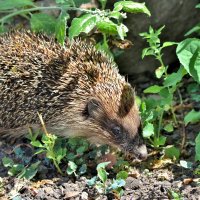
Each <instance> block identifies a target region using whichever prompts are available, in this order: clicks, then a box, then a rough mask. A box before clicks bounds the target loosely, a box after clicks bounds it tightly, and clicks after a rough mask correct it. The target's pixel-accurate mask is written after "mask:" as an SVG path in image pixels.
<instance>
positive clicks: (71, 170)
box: [67, 161, 77, 175]
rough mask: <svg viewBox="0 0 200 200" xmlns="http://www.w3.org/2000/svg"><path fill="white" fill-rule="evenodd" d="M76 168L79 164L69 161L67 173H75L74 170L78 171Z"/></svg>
mask: <svg viewBox="0 0 200 200" xmlns="http://www.w3.org/2000/svg"><path fill="white" fill-rule="evenodd" d="M76 169H77V165H76V164H75V163H74V162H72V161H69V162H68V167H67V174H68V175H71V174H73V173H74V172H76Z"/></svg>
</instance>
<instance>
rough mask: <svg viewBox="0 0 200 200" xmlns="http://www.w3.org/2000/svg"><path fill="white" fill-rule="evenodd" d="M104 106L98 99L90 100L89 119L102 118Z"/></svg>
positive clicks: (88, 104)
mask: <svg viewBox="0 0 200 200" xmlns="http://www.w3.org/2000/svg"><path fill="white" fill-rule="evenodd" d="M101 107H102V105H101V103H100V101H98V100H97V99H90V100H89V102H88V103H87V113H88V116H89V117H92V118H94V119H96V118H98V117H100V116H99V115H100V113H101V111H102V109H101Z"/></svg>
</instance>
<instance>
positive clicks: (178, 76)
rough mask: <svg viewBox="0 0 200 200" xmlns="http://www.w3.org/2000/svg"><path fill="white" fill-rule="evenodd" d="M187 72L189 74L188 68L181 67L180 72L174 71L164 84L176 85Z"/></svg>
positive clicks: (167, 85) (166, 85)
mask: <svg viewBox="0 0 200 200" xmlns="http://www.w3.org/2000/svg"><path fill="white" fill-rule="evenodd" d="M186 74H187V72H186V70H185V69H184V68H183V67H180V68H179V70H178V72H174V73H172V74H170V75H168V76H167V77H166V79H165V80H164V83H163V85H164V86H165V87H169V86H173V85H176V84H177V83H179V82H180V81H181V80H182V78H183V76H184V75H186Z"/></svg>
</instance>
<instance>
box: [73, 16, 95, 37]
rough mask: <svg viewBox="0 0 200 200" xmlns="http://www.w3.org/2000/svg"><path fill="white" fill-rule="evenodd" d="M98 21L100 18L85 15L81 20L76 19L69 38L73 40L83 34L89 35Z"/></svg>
mask: <svg viewBox="0 0 200 200" xmlns="http://www.w3.org/2000/svg"><path fill="white" fill-rule="evenodd" d="M97 21H98V17H97V16H96V15H92V14H85V15H82V16H81V17H79V18H74V19H73V20H72V23H71V26H70V28H69V38H70V39H73V38H74V37H76V36H78V35H79V34H80V33H82V32H84V33H87V34H88V33H89V32H90V31H91V30H92V29H93V28H94V27H95V26H96V23H97Z"/></svg>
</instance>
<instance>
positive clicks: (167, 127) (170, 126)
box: [164, 123, 174, 133]
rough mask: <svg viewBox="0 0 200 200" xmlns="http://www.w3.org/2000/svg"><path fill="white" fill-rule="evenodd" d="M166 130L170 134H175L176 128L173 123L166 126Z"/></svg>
mask: <svg viewBox="0 0 200 200" xmlns="http://www.w3.org/2000/svg"><path fill="white" fill-rule="evenodd" d="M164 130H165V131H167V132H168V133H170V132H173V131H174V127H173V125H172V123H169V124H166V125H165V126H164Z"/></svg>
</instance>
